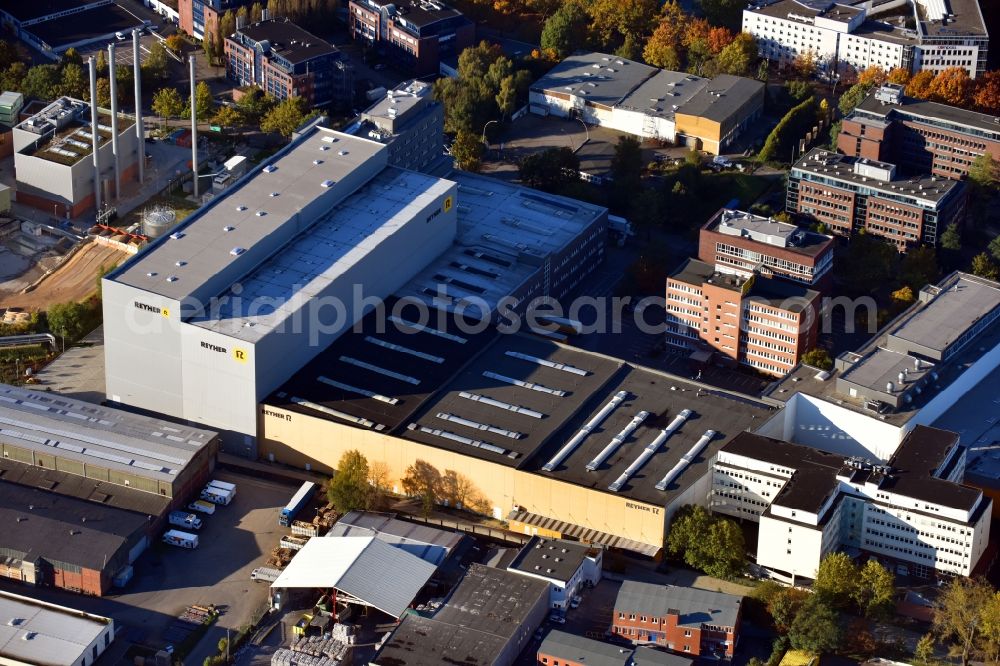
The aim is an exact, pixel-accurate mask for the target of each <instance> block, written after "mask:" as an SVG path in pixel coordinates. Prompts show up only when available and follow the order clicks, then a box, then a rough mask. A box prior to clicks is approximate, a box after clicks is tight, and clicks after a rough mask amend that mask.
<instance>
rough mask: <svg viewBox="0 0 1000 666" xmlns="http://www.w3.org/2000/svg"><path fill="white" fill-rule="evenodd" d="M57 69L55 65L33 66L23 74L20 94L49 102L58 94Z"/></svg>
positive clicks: (58, 80)
mask: <svg viewBox="0 0 1000 666" xmlns="http://www.w3.org/2000/svg"><path fill="white" fill-rule="evenodd" d="M59 83H60V77H59V68H58V67H56V66H55V65H35V66H34V67H32V68H30V69H28V70H27V72H25V74H24V79H23V80H22V81H21V85H20V92H21V93H22V94H23V95H24V96H25V97H34V98H36V99H41V100H50V99H53V98H54V97H56V95H58V93H59Z"/></svg>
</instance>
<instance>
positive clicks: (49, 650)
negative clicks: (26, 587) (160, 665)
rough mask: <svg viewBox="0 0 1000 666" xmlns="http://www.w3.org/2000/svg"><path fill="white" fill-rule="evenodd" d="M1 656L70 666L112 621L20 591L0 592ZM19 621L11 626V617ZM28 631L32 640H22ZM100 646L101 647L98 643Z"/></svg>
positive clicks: (36, 662)
mask: <svg viewBox="0 0 1000 666" xmlns="http://www.w3.org/2000/svg"><path fill="white" fill-rule="evenodd" d="M0 618H3V620H4V621H3V623H0V657H6V658H8V659H14V660H17V661H19V662H24V663H31V664H44V665H45V666H71V665H72V664H75V663H77V661H78V660H79V659H80V657H88V658H89V657H90V655H89V654H85V653H84V650H87V648H89V647H90V644H91V643H93V642H94V641H95V640H97V638H98V637H99V636H100V635H101V632H103V631H104V630H105V629H107V627H108V625H109V624H112V620H111V619H109V618H106V617H101V616H100V615H91V614H90V613H84V612H83V611H78V610H74V609H72V608H67V607H65V606H57V605H55V604H48V603H45V602H42V601H38V600H36V599H32V598H30V597H22V596H21V595H19V594H11V593H10V592H0ZM14 618H17V619H18V620H20V621H19V622H18V623H17V625H16V626H12V625H11V623H10V620H12V619H14ZM27 633H31V634H33V636H32V637H31V640H24V639H23V637H24V635H25V634H27ZM101 647H102V648H103V646H101Z"/></svg>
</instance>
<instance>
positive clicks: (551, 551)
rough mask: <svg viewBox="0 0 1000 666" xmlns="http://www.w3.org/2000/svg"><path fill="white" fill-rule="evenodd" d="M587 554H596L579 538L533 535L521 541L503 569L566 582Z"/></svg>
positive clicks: (581, 564)
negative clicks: (512, 557)
mask: <svg viewBox="0 0 1000 666" xmlns="http://www.w3.org/2000/svg"><path fill="white" fill-rule="evenodd" d="M589 555H593V556H596V552H595V551H594V550H593V549H592V548H591V547H590V546H589V545H587V544H584V543H580V542H579V541H566V540H565V539H546V538H544V537H539V536H535V537H532V538H531V539H530V540H529V541H528V543H526V544H524V547H523V548H521V551H520V552H519V553H518V554H517V557H515V558H514V561H513V562H511V563H510V564H509V565H508V566H507V569H508V570H509V571H521V572H523V573H527V574H533V575H536V576H543V577H545V578H551V579H553V580H559V581H566V582H568V581H569V580H570V579H571V578H572V577H573V574H575V573H576V572H577V570H579V568H580V567H581V566H583V563H584V562H585V561H586V559H587V557H588V556H589Z"/></svg>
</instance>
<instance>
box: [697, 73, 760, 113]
mask: <svg viewBox="0 0 1000 666" xmlns="http://www.w3.org/2000/svg"><path fill="white" fill-rule="evenodd" d="M763 90H764V84H763V83H762V82H761V81H756V80H754V79H748V78H746V77H743V76H733V75H732V74H720V75H719V76H717V77H715V78H714V79H712V80H711V81H709V82H708V83H707V84H706V85H705V86H703V87H702V88H701V90H699V91H698V92H696V93H695V94H694V95H692V97H691V99H689V100H688V101H687V102H686V103H685V104H684V106H682V107H681V108H680V109H678V110H677V113H683V114H685V115H690V116H697V117H699V118H708V119H709V120H714V121H717V122H720V123H721V122H724V121H726V120H728V119H729V118H730V117H731V116H732V115H733V114H734V113H736V112H737V111H738V110H739V109H740V107H742V106H743V105H744V104H746V101H747V100H748V99H750V98H751V97H753V96H754V95H757V94H758V93H761V92H762V91H763Z"/></svg>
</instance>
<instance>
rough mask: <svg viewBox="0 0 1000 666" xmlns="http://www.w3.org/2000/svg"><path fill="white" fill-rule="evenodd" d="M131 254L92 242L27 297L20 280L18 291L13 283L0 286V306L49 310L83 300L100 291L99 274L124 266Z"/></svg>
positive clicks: (13, 281) (15, 281) (17, 281)
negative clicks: (21, 291)
mask: <svg viewBox="0 0 1000 666" xmlns="http://www.w3.org/2000/svg"><path fill="white" fill-rule="evenodd" d="M127 258H128V255H127V254H125V253H124V252H122V251H121V250H117V249H115V248H112V247H107V246H105V245H97V244H96V243H88V244H87V245H86V246H85V247H83V248H82V249H80V250H79V251H78V252H77V253H76V254H74V255H73V256H72V257H70V258H69V259H68V260H67V261H66V262H65V263H64V264H63V265H62V266H60V267H59V268H57V269H56V270H55V272H53V273H52V274H51V275H49V276H48V277H46V278H45V279H44V280H42V282H41V283H40V284H39V285H38V286H37V287H35V289H34V290H33V291H29V292H28V293H26V294H21V293H18V292H19V290H20V288H22V287H23V284H22V283H21V281H20V280H12V281H11V282H12V283H17V288H15V289H11V288H9V287H10V286H12V285H10V284H0V307H3V308H10V307H21V308H24V309H26V310H33V311H40V310H46V309H48V308H49V307H50V306H52V305H54V304H56V303H66V302H68V301H82V300H85V299H86V298H87V297H88V296H90V295H91V294H93V293H94V292H95V291H97V271H98V269H99V268H100V267H101V266H102V265H103V266H106V267H111V266H114V265H116V264H120V263H122V262H123V261H125V259H127Z"/></svg>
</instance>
